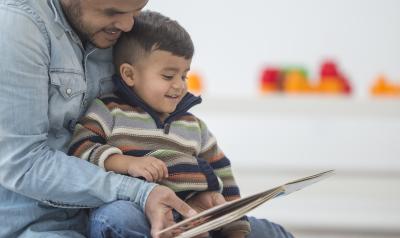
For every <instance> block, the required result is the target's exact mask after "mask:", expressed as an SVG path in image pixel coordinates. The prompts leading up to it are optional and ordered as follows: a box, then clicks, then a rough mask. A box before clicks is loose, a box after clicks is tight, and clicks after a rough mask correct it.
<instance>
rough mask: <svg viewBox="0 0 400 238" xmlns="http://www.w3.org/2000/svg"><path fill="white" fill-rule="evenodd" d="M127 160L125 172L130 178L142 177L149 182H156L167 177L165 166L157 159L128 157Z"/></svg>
mask: <svg viewBox="0 0 400 238" xmlns="http://www.w3.org/2000/svg"><path fill="white" fill-rule="evenodd" d="M127 160H128V163H127V172H128V174H129V175H130V176H133V177H143V178H145V179H146V180H147V181H149V182H158V181H161V180H163V179H165V178H167V177H168V169H167V166H166V165H165V163H164V162H163V161H161V160H159V159H157V158H154V157H152V156H144V157H133V156H130V158H128V159H127Z"/></svg>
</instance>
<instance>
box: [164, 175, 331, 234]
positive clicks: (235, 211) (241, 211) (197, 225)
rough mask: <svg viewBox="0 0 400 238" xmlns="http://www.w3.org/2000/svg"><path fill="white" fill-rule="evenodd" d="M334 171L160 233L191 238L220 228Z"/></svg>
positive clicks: (215, 210)
mask: <svg viewBox="0 0 400 238" xmlns="http://www.w3.org/2000/svg"><path fill="white" fill-rule="evenodd" d="M333 173H334V171H333V170H329V171H325V172H322V173H318V174H314V175H311V176H308V177H304V178H300V179H297V180H294V181H291V182H288V183H286V184H283V185H281V186H278V187H275V188H272V189H268V190H265V191H262V192H260V193H256V194H253V195H250V196H246V197H243V198H241V199H238V200H234V201H230V202H227V203H224V204H221V205H218V206H215V207H213V208H210V209H208V210H205V211H203V212H200V213H199V214H197V215H196V216H193V217H191V218H188V219H185V220H183V221H181V222H179V223H177V224H175V225H173V226H170V227H168V228H166V229H164V230H162V231H160V232H159V234H162V233H164V232H168V231H174V233H175V234H177V233H180V235H179V236H177V237H180V238H190V237H193V236H196V235H198V234H201V233H204V232H207V231H210V230H213V229H216V228H219V227H221V226H223V225H225V224H228V223H230V222H232V221H235V220H238V219H240V218H241V217H242V216H244V215H245V214H246V213H247V212H249V211H251V210H253V209H254V208H256V207H258V206H260V205H261V204H263V203H265V202H266V201H268V200H270V199H273V198H275V197H278V196H282V195H287V194H290V193H292V192H295V191H297V190H300V189H302V188H304V187H306V186H309V185H311V184H313V183H316V182H318V181H320V180H322V179H325V178H327V177H329V176H331V175H333Z"/></svg>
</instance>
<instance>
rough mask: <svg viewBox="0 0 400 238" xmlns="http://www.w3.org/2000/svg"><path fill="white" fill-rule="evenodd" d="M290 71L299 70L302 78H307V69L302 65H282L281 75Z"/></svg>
mask: <svg viewBox="0 0 400 238" xmlns="http://www.w3.org/2000/svg"><path fill="white" fill-rule="evenodd" d="M292 71H297V72H299V73H300V74H301V75H302V76H303V77H304V78H308V71H307V69H306V68H305V67H303V66H297V65H289V66H284V67H283V68H282V73H283V75H286V74H287V73H289V72H292Z"/></svg>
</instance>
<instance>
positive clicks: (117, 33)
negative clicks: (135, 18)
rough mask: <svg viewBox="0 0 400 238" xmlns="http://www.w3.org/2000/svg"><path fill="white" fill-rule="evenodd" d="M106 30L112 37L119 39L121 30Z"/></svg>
mask: <svg viewBox="0 0 400 238" xmlns="http://www.w3.org/2000/svg"><path fill="white" fill-rule="evenodd" d="M104 32H105V33H106V34H107V36H109V37H110V38H111V39H118V38H119V37H120V35H121V33H122V32H121V31H120V30H104Z"/></svg>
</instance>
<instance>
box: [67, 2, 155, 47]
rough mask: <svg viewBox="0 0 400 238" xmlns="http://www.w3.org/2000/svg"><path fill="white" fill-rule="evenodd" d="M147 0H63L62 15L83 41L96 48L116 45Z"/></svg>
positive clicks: (131, 25) (129, 28)
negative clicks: (63, 14)
mask: <svg viewBox="0 0 400 238" xmlns="http://www.w3.org/2000/svg"><path fill="white" fill-rule="evenodd" d="M147 2H148V0H62V1H61V4H62V6H63V10H64V13H65V15H66V17H67V19H68V21H69V22H70V24H71V26H72V27H73V28H74V30H75V31H76V33H77V34H78V35H79V37H80V39H81V40H82V41H90V42H91V43H92V44H93V45H95V46H96V47H98V48H102V49H104V48H108V47H111V46H112V45H114V44H115V42H116V41H117V40H118V38H119V37H120V35H121V32H123V31H124V32H127V31H130V30H131V29H132V27H133V23H134V19H133V18H134V17H135V16H137V15H138V14H139V12H140V11H141V10H142V9H143V7H144V6H145V5H146V4H147Z"/></svg>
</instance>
